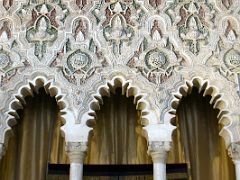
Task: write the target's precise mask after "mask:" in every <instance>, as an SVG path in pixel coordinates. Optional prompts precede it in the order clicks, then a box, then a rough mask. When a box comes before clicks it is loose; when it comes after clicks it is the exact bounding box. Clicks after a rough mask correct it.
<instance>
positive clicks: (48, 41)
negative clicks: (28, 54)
mask: <svg viewBox="0 0 240 180" xmlns="http://www.w3.org/2000/svg"><path fill="white" fill-rule="evenodd" d="M35 3H38V2H35V1H33V2H32V3H29V4H24V5H22V8H21V9H20V10H19V11H18V16H19V17H20V18H21V19H22V20H25V21H26V19H28V17H26V14H28V13H31V19H29V20H28V22H27V24H26V26H27V30H26V39H27V41H28V42H29V43H33V44H34V47H35V49H34V55H35V56H36V57H37V58H38V59H39V60H42V59H43V58H44V57H45V54H46V52H47V48H48V47H51V46H52V45H53V43H54V42H55V41H56V40H57V38H58V34H59V32H58V29H59V28H60V26H63V23H64V21H65V19H66V17H67V16H68V14H69V11H68V9H67V8H66V6H65V5H63V4H62V3H61V1H51V3H41V2H40V4H35ZM54 3H55V4H54ZM56 5H57V7H56ZM60 13H61V14H60Z"/></svg>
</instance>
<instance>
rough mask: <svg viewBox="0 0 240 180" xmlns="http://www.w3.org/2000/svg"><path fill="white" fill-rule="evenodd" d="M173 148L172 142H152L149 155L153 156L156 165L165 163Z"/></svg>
mask: <svg viewBox="0 0 240 180" xmlns="http://www.w3.org/2000/svg"><path fill="white" fill-rule="evenodd" d="M170 148H171V142H168V141H152V142H149V146H148V154H150V155H151V156H152V160H153V162H154V163H158V162H163V163H165V162H166V160H167V154H168V151H169V150H170Z"/></svg>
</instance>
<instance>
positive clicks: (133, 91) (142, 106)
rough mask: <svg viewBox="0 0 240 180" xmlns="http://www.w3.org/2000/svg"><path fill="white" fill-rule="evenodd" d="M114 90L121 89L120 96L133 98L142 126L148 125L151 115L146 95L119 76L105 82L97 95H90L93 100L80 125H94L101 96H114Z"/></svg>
mask: <svg viewBox="0 0 240 180" xmlns="http://www.w3.org/2000/svg"><path fill="white" fill-rule="evenodd" d="M116 88H121V92H122V95H126V97H127V98H128V97H131V96H133V103H134V104H135V106H136V109H137V110H140V111H141V123H142V125H147V124H149V123H150V121H151V119H150V118H149V116H151V115H152V112H151V111H150V104H149V102H148V101H147V94H146V93H145V92H142V90H141V89H140V88H139V87H137V86H135V85H133V83H132V81H131V80H126V79H124V78H123V77H121V76H117V77H115V78H113V79H112V80H111V81H107V82H106V83H105V84H104V85H102V86H100V87H98V89H97V93H96V94H94V95H92V98H93V100H92V101H91V102H90V104H89V109H90V110H89V111H88V112H87V113H86V114H85V115H83V118H82V119H83V120H82V122H81V123H83V124H86V125H88V126H89V127H91V126H92V124H95V123H96V122H95V119H96V112H95V111H97V110H100V104H103V99H102V97H103V96H107V97H110V94H111V92H112V93H113V94H115V90H116Z"/></svg>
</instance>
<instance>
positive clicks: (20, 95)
mask: <svg viewBox="0 0 240 180" xmlns="http://www.w3.org/2000/svg"><path fill="white" fill-rule="evenodd" d="M40 88H44V90H45V92H46V94H49V95H50V97H55V99H56V103H57V105H58V107H59V109H60V112H61V114H62V115H63V114H65V112H66V107H67V103H66V102H65V101H64V96H65V95H64V94H62V92H61V89H60V88H59V87H57V86H56V85H54V84H53V81H52V80H47V79H46V78H45V77H36V78H35V79H33V80H31V81H28V82H27V83H26V84H25V85H22V86H21V87H20V88H18V90H17V92H16V93H15V94H13V95H12V100H11V101H10V103H9V107H8V111H7V115H8V119H7V124H8V125H9V126H10V127H11V126H13V125H15V124H16V119H18V118H19V115H18V113H17V110H19V109H23V108H24V105H26V101H25V98H26V97H27V96H31V97H33V96H34V92H35V93H36V94H38V93H39V89H40ZM62 119H63V120H64V118H62ZM64 123H65V120H64Z"/></svg>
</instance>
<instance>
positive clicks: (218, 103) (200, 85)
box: [164, 77, 238, 148]
mask: <svg viewBox="0 0 240 180" xmlns="http://www.w3.org/2000/svg"><path fill="white" fill-rule="evenodd" d="M193 87H195V88H197V89H198V92H199V93H200V92H202V91H203V97H205V96H207V95H210V96H211V99H210V102H209V103H210V104H212V105H213V108H214V109H218V110H219V113H218V115H217V118H218V123H219V124H222V125H223V128H222V129H221V131H220V132H219V135H220V136H221V137H223V138H224V140H225V145H226V148H228V147H229V146H230V144H231V143H232V142H235V141H238V140H236V138H235V137H236V136H234V134H235V135H236V133H237V126H238V118H237V115H236V114H235V113H233V112H232V111H231V105H230V104H231V103H230V102H229V101H231V100H229V99H231V97H228V98H229V99H227V98H226V94H225V93H223V92H221V90H220V88H219V87H217V86H216V85H213V84H212V83H211V81H210V79H203V78H201V77H193V78H192V79H191V80H185V81H184V83H183V84H181V85H179V86H178V87H177V90H176V91H175V92H173V93H172V94H171V96H172V97H171V101H170V106H171V107H170V109H169V110H168V111H167V112H166V113H165V116H164V118H165V119H166V120H168V121H170V122H171V123H172V122H173V121H174V120H175V117H176V110H177V108H178V106H179V104H180V102H181V99H182V97H183V96H187V95H188V94H190V93H191V91H192V89H193ZM234 138H235V139H234Z"/></svg>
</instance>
